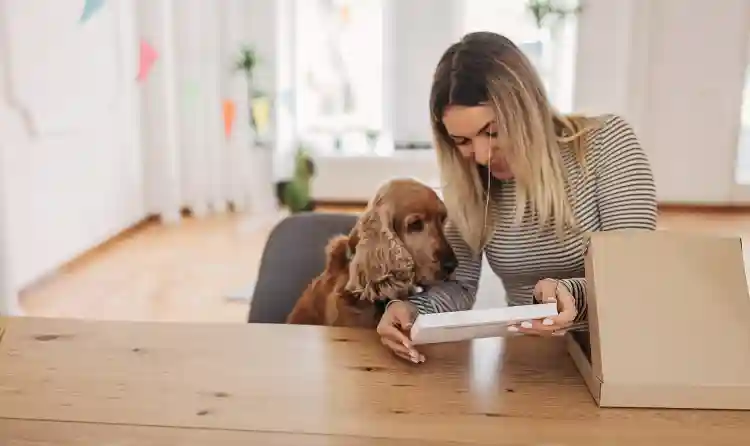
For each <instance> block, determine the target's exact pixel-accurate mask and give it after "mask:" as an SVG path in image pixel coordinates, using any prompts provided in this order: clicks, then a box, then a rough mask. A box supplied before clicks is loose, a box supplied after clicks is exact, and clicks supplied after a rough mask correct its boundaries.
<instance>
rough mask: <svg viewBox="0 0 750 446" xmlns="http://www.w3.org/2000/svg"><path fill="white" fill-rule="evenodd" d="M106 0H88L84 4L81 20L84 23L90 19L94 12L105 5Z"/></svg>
mask: <svg viewBox="0 0 750 446" xmlns="http://www.w3.org/2000/svg"><path fill="white" fill-rule="evenodd" d="M104 2H105V0H86V3H85V4H84V5H83V13H82V14H81V19H80V22H81V23H84V22H86V21H88V19H90V18H91V16H93V15H94V14H96V13H97V11H99V10H100V9H102V7H103V6H104Z"/></svg>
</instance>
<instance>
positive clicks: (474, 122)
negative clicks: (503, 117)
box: [443, 105, 513, 180]
mask: <svg viewBox="0 0 750 446" xmlns="http://www.w3.org/2000/svg"><path fill="white" fill-rule="evenodd" d="M443 125H444V126H445V129H446V130H447V131H448V135H449V136H450V137H451V138H452V139H453V143H454V144H455V145H456V147H458V150H459V151H460V152H461V155H462V156H463V157H464V158H467V159H472V160H474V161H475V162H476V163H478V164H481V165H483V166H487V167H488V168H489V169H490V172H491V173H492V176H494V177H495V178H497V179H499V180H507V179H510V178H513V173H512V172H511V171H510V168H509V167H508V164H507V163H506V162H505V160H504V159H503V157H502V155H500V154H501V153H502V145H503V144H505V143H504V142H503V141H498V133H497V124H496V123H495V112H494V111H493V110H492V107H490V106H489V105H476V106H464V105H449V106H448V107H447V108H446V110H445V113H444V114H443Z"/></svg>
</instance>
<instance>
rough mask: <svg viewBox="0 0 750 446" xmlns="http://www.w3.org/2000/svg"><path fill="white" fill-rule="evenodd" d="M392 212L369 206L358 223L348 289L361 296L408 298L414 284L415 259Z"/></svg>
mask: <svg viewBox="0 0 750 446" xmlns="http://www.w3.org/2000/svg"><path fill="white" fill-rule="evenodd" d="M388 214H389V213H388V212H387V211H386V210H385V209H383V208H382V207H377V206H373V207H372V208H370V209H368V210H367V211H366V212H365V214H363V216H362V218H361V219H360V220H359V222H357V226H356V228H355V230H356V235H355V236H353V237H352V238H351V239H352V240H356V241H357V242H356V246H355V248H354V256H353V257H352V260H351V263H350V264H349V282H348V283H347V285H346V289H347V291H349V292H351V293H353V294H355V295H358V296H359V297H360V299H367V300H369V301H376V300H380V299H385V298H389V299H404V298H406V297H408V292H409V290H410V289H411V287H412V285H413V284H414V260H413V259H412V257H411V255H410V254H409V252H408V251H407V250H406V248H405V247H404V245H403V244H402V243H401V240H400V239H399V238H398V236H397V235H396V233H395V231H394V230H393V227H392V224H391V220H392V219H391V218H390V216H389V215H388Z"/></svg>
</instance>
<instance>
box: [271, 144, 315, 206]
mask: <svg viewBox="0 0 750 446" xmlns="http://www.w3.org/2000/svg"><path fill="white" fill-rule="evenodd" d="M314 175H315V162H314V161H313V159H312V156H311V155H310V153H309V152H308V151H307V150H306V149H305V147H304V146H300V147H299V148H298V150H297V153H296V154H295V160H294V174H293V175H292V178H291V180H288V181H280V182H278V183H277V184H276V193H277V199H278V200H279V203H280V204H281V205H282V206H284V207H286V208H287V209H288V210H289V212H290V213H292V214H296V213H299V212H310V211H313V210H314V209H315V205H314V203H313V200H312V197H311V195H310V186H311V183H312V178H313V176H314Z"/></svg>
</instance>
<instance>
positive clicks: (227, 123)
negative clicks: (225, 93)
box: [224, 99, 237, 138]
mask: <svg viewBox="0 0 750 446" xmlns="http://www.w3.org/2000/svg"><path fill="white" fill-rule="evenodd" d="M236 111H237V110H236V107H235V105H234V101H232V100H229V99H228V100H226V101H224V134H225V135H226V136H227V138H229V137H230V136H231V134H232V126H234V117H235V115H236Z"/></svg>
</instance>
